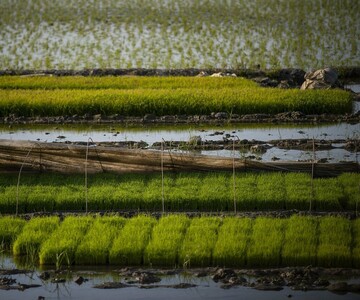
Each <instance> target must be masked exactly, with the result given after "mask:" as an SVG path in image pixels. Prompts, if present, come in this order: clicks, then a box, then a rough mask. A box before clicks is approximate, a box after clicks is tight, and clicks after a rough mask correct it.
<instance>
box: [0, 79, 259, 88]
mask: <svg viewBox="0 0 360 300" xmlns="http://www.w3.org/2000/svg"><path fill="white" fill-rule="evenodd" d="M256 86H257V84H256V83H255V82H254V81H252V80H248V79H245V78H241V77H239V78H221V79H220V78H199V77H181V76H180V77H172V76H169V77H124V76H120V77H118V76H116V77H115V76H107V77H83V76H69V77H67V76H66V77H45V76H44V77H20V76H0V89H36V90H38V89H43V90H44V89H45V90H53V89H123V90H124V89H125V90H131V89H179V88H187V89H188V88H191V89H199V88H202V89H219V88H239V87H256Z"/></svg>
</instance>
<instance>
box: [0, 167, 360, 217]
mask: <svg viewBox="0 0 360 300" xmlns="http://www.w3.org/2000/svg"><path fill="white" fill-rule="evenodd" d="M359 181H360V177H359V174H356V173H344V174H342V175H340V176H338V177H335V178H315V179H312V178H311V175H309V174H301V173H239V174H235V177H234V176H233V174H231V173H180V174H171V173H165V174H164V180H163V181H162V178H161V175H160V174H146V175H142V174H128V175H115V174H97V175H89V176H88V178H87V188H86V187H85V183H84V176H81V175H72V176H68V175H59V174H37V175H26V174H23V175H22V176H21V180H20V182H19V184H18V176H17V175H11V174H10V175H1V176H0V184H1V194H0V211H1V212H2V213H3V214H14V213H16V211H18V213H32V212H56V211H68V212H69V211H77V212H81V211H83V212H84V211H85V210H86V207H87V209H88V211H119V210H120V211H126V210H133V211H143V212H156V211H162V207H163V205H164V209H165V211H168V212H178V211H180V212H186V211H201V212H233V211H235V209H236V210H237V211H245V212H246V211H275V210H300V211H308V210H313V211H317V212H324V211H329V212H334V211H352V212H355V211H357V210H358V209H359V206H358V205H359V201H360V198H359V195H360V193H359V188H360V187H359Z"/></svg>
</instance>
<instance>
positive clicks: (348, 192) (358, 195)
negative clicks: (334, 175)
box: [338, 173, 360, 211]
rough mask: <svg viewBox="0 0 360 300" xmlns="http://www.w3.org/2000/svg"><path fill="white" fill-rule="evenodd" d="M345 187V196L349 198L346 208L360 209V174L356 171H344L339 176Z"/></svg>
mask: <svg viewBox="0 0 360 300" xmlns="http://www.w3.org/2000/svg"><path fill="white" fill-rule="evenodd" d="M338 181H339V183H340V185H341V186H342V188H343V191H344V197H345V198H346V199H347V201H346V203H345V205H344V206H345V209H349V210H357V211H358V210H359V209H360V175H359V174H356V173H344V174H341V175H340V176H339V177H338Z"/></svg>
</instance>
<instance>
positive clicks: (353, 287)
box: [349, 284, 360, 294]
mask: <svg viewBox="0 0 360 300" xmlns="http://www.w3.org/2000/svg"><path fill="white" fill-rule="evenodd" d="M349 291H350V292H351V293H357V294H358V293H360V284H350V285H349Z"/></svg>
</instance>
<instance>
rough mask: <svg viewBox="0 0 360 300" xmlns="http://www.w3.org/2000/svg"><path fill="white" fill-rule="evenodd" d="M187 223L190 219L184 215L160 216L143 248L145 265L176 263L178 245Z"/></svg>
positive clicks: (173, 264)
mask: <svg viewBox="0 0 360 300" xmlns="http://www.w3.org/2000/svg"><path fill="white" fill-rule="evenodd" d="M189 223H190V220H189V218H188V217H186V216H185V215H170V216H166V217H162V218H161V219H160V221H159V223H158V224H157V225H156V226H155V227H154V229H153V233H152V239H151V241H150V243H149V244H148V246H147V248H146V250H145V254H144V263H145V265H153V266H171V267H174V266H176V265H178V252H179V247H180V245H181V244H182V242H183V239H184V236H185V232H186V229H187V228H188V226H189Z"/></svg>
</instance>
